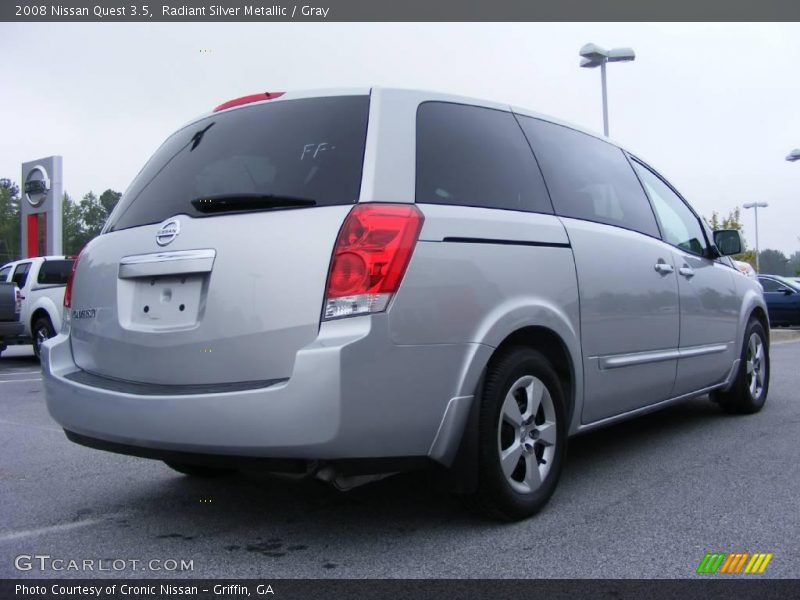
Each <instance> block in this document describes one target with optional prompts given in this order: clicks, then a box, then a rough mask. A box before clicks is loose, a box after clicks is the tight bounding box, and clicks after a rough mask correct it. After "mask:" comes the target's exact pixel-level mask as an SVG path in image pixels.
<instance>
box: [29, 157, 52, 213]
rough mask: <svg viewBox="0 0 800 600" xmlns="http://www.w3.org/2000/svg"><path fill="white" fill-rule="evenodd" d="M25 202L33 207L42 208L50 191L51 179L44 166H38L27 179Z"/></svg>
mask: <svg viewBox="0 0 800 600" xmlns="http://www.w3.org/2000/svg"><path fill="white" fill-rule="evenodd" d="M24 190H25V200H27V201H28V204H30V205H31V206H33V207H37V206H41V205H42V202H44V201H45V199H46V198H47V192H49V191H50V178H49V177H48V176H47V171H46V170H45V168H44V167H43V166H42V165H36V166H35V167H33V169H31V170H30V172H29V173H28V177H26V178H25V185H24Z"/></svg>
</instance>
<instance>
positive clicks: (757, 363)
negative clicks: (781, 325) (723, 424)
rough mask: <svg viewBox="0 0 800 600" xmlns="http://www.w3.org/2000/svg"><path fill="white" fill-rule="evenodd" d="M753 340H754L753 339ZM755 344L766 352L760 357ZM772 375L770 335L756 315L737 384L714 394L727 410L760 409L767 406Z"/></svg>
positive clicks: (744, 345) (743, 412)
mask: <svg viewBox="0 0 800 600" xmlns="http://www.w3.org/2000/svg"><path fill="white" fill-rule="evenodd" d="M751 340H753V341H754V343H751ZM756 340H757V341H756ZM754 345H755V346H756V347H758V346H760V348H761V351H762V356H761V358H760V359H758V358H757V357H753V356H752V353H753V346H754ZM754 358H755V359H756V360H754ZM759 373H760V374H761V378H760V379H759V378H758V374H759ZM769 375H770V365H769V344H768V343H767V335H766V333H765V332H764V327H763V326H762V325H761V323H759V322H758V321H756V320H755V319H753V320H751V321H750V323H748V325H747V328H746V329H745V333H744V340H743V343H742V354H741V356H740V361H739V371H738V373H737V374H736V379H735V380H734V382H733V385H731V387H730V389H728V390H726V391H724V392H723V391H717V392H713V393H712V395H711V398H712V400H714V401H715V402H717V403H718V404H719V405H720V407H721V408H722V410H724V411H725V412H727V413H731V414H739V415H750V414H753V413H757V412H758V411H760V410H761V409H762V408H763V406H764V403H765V402H766V400H767V394H768V393H769ZM754 378H756V385H753V379H754ZM759 383H760V384H759Z"/></svg>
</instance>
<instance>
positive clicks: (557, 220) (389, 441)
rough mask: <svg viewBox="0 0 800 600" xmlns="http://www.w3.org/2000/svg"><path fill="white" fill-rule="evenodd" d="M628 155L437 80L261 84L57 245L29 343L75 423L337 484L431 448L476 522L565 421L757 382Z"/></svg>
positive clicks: (181, 138) (706, 284)
mask: <svg viewBox="0 0 800 600" xmlns="http://www.w3.org/2000/svg"><path fill="white" fill-rule="evenodd" d="M741 250H742V242H741V238H740V237H739V234H738V232H735V231H722V232H719V231H718V232H713V233H712V232H711V231H710V229H709V228H708V227H707V226H706V225H705V224H704V222H703V221H702V220H701V219H700V218H698V216H697V214H696V213H695V212H694V211H693V210H692V208H691V207H690V206H689V205H688V204H687V203H686V201H685V200H684V199H683V198H682V197H681V196H680V194H679V193H678V192H677V191H676V190H675V189H674V188H673V187H672V186H671V185H670V184H669V183H668V182H667V181H666V180H665V179H664V178H663V177H662V176H661V175H659V174H658V173H657V172H656V171H655V170H654V169H653V168H652V167H650V166H649V165H648V164H646V163H645V162H644V161H642V160H641V159H640V158H638V157H637V156H635V155H633V154H631V153H630V152H628V151H627V150H624V149H622V148H620V147H619V146H617V145H615V144H613V143H611V142H610V141H608V140H607V139H604V138H601V137H598V136H596V135H593V134H591V133H587V132H584V131H582V130H581V129H579V128H577V127H574V126H571V125H568V124H564V123H561V122H558V121H555V120H553V119H550V118H547V117H543V116H541V115H538V114H535V113H532V112H530V111H527V110H524V109H520V108H516V107H510V106H507V105H501V104H496V103H492V102H485V101H481V100H474V99H467V98H461V97H454V96H449V95H444V94H437V93H429V92H419V91H409V90H395V89H380V88H372V89H358V90H334V91H325V92H310V93H309V92H297V93H285V94H284V93H267V94H256V95H253V96H248V97H244V98H239V99H236V100H232V101H230V102H226V103H225V104H223V105H220V106H219V107H217V108H216V109H215V110H214V111H213V112H211V113H210V114H208V115H205V116H203V117H201V118H199V119H196V120H194V121H192V122H190V123H189V124H188V125H186V126H184V127H182V128H181V129H179V130H178V131H177V132H176V133H174V134H173V135H172V136H170V137H169V138H168V139H167V140H166V141H165V142H164V144H163V145H162V146H161V147H160V148H159V149H158V150H157V151H156V153H155V155H154V156H153V157H152V158H151V159H150V161H149V162H148V163H147V164H146V165H145V166H144V168H143V169H142V171H141V172H140V173H139V174H138V175H137V177H136V178H135V179H134V181H133V183H132V184H131V185H130V187H129V188H128V190H127V191H126V192H125V194H124V196H123V198H122V200H121V201H120V203H119V205H118V206H117V207H116V208H115V210H114V211H113V213H112V214H111V215H110V217H109V219H108V222H107V223H106V225H105V228H104V230H103V233H102V235H100V236H98V237H97V238H95V239H94V240H93V241H92V242H91V243H89V244H88V245H87V246H86V248H85V249H84V250H83V252H81V254H80V257H79V259H78V260H77V261H76V262H75V268H74V270H73V275H72V277H71V279H70V283H69V285H68V287H67V290H66V294H65V298H64V303H65V306H66V311H65V317H66V319H65V324H64V326H63V328H62V331H61V333H60V334H59V335H58V336H56V337H55V338H53V339H51V340H49V341H48V342H46V343H45V344H44V346H43V365H44V371H45V386H46V395H47V403H48V407H49V410H50V412H51V414H52V415H53V417H54V418H55V420H56V421H58V423H59V424H61V425H62V426H63V428H64V430H65V431H66V434H67V436H68V437H69V439H70V440H72V441H74V442H77V443H79V444H83V445H86V446H90V447H94V448H99V449H104V450H109V451H112V452H120V453H125V454H130V455H134V456H141V457H148V458H156V459H160V460H163V461H165V462H166V463H167V464H168V465H170V466H171V467H173V468H174V469H177V470H178V471H180V472H182V473H185V474H189V475H196V476H213V475H219V474H222V473H226V472H230V471H231V470H236V469H265V470H272V471H289V472H301V473H308V474H313V475H317V476H319V477H320V478H323V479H326V480H328V481H331V482H333V483H335V484H336V485H338V486H340V487H347V486H349V485H352V484H354V483H357V482H360V481H363V480H364V479H365V477H367V476H373V475H377V474H386V473H392V472H397V471H403V470H408V469H413V468H418V467H424V466H435V467H438V468H442V469H444V470H445V471H446V472H447V474H448V475H449V476H450V478H451V480H452V485H453V488H454V489H455V490H456V491H457V492H459V493H461V494H463V495H464V496H465V497H466V498H468V499H469V501H470V503H471V504H472V505H473V506H475V507H477V508H479V509H481V510H482V511H483V512H486V513H488V514H490V515H494V516H496V517H499V518H505V519H518V518H524V517H527V516H529V515H531V514H533V513H534V512H536V511H537V510H538V509H539V508H541V507H542V506H543V505H544V504H545V503H546V502H547V500H548V499H549V497H550V496H551V494H552V493H553V490H554V488H555V486H556V483H557V481H558V478H559V474H560V472H561V469H562V467H563V463H564V460H565V452H566V448H567V438H568V437H569V436H571V435H574V434H577V433H580V432H584V431H588V430H590V429H594V428H596V427H601V426H604V425H608V424H611V423H614V422H617V421H619V420H621V419H627V418H629V417H633V416H636V415H640V414H643V413H645V412H648V411H652V410H655V409H658V408H662V407H664V406H667V405H669V404H672V403H674V402H678V401H681V400H684V399H687V398H692V397H695V396H699V395H702V394H710V397H711V399H712V400H714V401H715V402H717V403H718V404H719V405H720V406H721V408H722V409H724V410H725V411H728V412H734V413H754V412H756V411H758V410H760V409H761V407H762V406H763V405H764V401H765V399H766V396H767V390H768V386H769V354H768V351H769V337H768V336H769V323H768V317H767V311H766V306H765V304H764V300H763V297H762V293H761V289H760V288H759V286H758V284H757V283H756V282H755V281H752V280H751V279H749V278H747V277H745V276H743V275H742V274H741V273H739V272H738V271H737V269H736V268H735V266H734V265H733V263H732V261H731V260H730V259H729V258H728V257H727V255H732V254H737V253H739V252H741Z"/></svg>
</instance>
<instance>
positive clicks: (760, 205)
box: [742, 202, 769, 273]
mask: <svg viewBox="0 0 800 600" xmlns="http://www.w3.org/2000/svg"><path fill="white" fill-rule="evenodd" d="M768 206H769V204H768V203H766V202H748V203H747V204H742V208H752V209H753V212H754V213H755V215H756V273H761V268H760V265H759V262H758V209H759V208H767V207H768Z"/></svg>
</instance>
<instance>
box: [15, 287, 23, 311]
mask: <svg viewBox="0 0 800 600" xmlns="http://www.w3.org/2000/svg"><path fill="white" fill-rule="evenodd" d="M14 290H15V292H16V293H15V294H14V297H15V298H16V302H15V304H14V312H15V313H16V314H17V315H19V314H20V313H21V312H22V291H21V290H20V289H19V288H18V287H17V286H14Z"/></svg>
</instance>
